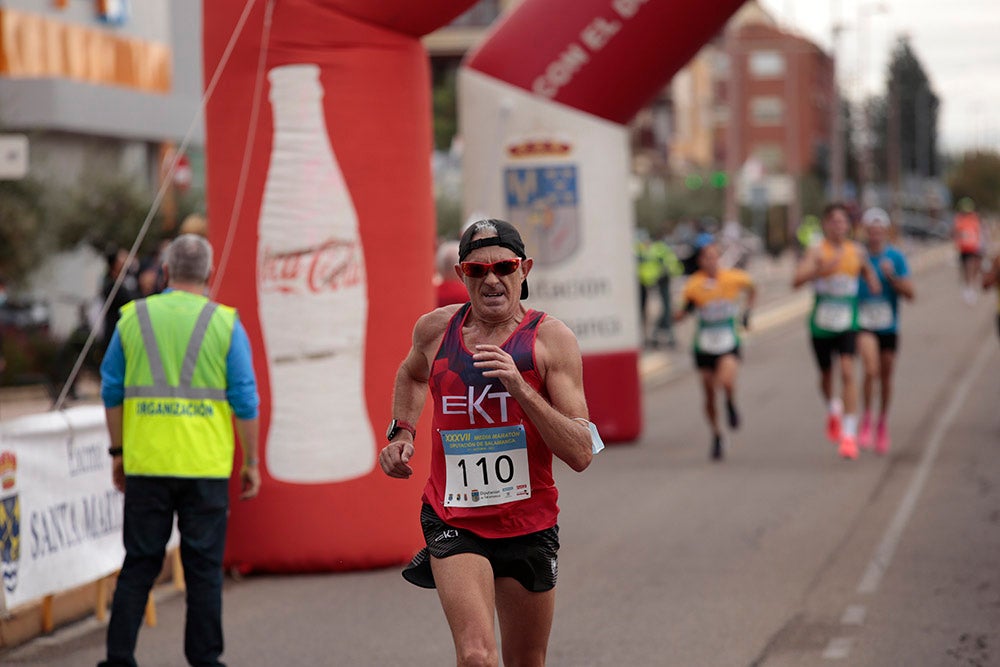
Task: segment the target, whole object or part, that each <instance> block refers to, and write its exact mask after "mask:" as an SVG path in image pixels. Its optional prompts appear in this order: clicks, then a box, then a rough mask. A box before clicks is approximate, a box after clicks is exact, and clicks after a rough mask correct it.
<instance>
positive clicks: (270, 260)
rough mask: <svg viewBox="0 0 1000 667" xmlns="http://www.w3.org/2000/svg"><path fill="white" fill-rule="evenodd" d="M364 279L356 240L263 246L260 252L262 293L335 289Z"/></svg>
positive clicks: (362, 263) (309, 291) (359, 246)
mask: <svg viewBox="0 0 1000 667" xmlns="http://www.w3.org/2000/svg"><path fill="white" fill-rule="evenodd" d="M363 278H364V262H363V260H362V255H361V244H360V243H359V242H358V241H345V240H342V239H330V240H328V241H324V242H323V243H321V244H319V245H316V246H312V247H308V248H303V249H301V250H290V251H282V252H274V251H272V250H271V249H270V248H267V247H265V248H264V249H263V251H262V254H261V259H260V288H261V291H262V292H281V293H283V294H306V293H319V292H336V291H337V290H340V289H344V288H346V287H353V286H355V285H358V284H360V283H361V282H362V280H363Z"/></svg>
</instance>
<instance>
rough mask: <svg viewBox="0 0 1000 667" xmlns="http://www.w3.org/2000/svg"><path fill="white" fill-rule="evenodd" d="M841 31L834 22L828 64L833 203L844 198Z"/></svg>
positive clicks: (837, 23)
mask: <svg viewBox="0 0 1000 667" xmlns="http://www.w3.org/2000/svg"><path fill="white" fill-rule="evenodd" d="M843 30H844V26H843V24H842V23H840V22H838V21H834V23H833V27H832V33H833V34H832V40H831V45H830V62H831V63H832V65H833V68H832V69H833V72H832V80H831V82H830V84H831V86H830V87H831V90H830V107H831V108H830V134H831V137H830V197H831V199H833V201H841V200H843V198H844V171H845V170H844V114H843V113H842V109H841V108H840V86H839V85H838V83H837V63H838V61H839V60H840V33H841V32H843Z"/></svg>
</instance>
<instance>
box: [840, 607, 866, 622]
mask: <svg viewBox="0 0 1000 667" xmlns="http://www.w3.org/2000/svg"><path fill="white" fill-rule="evenodd" d="M867 613H868V610H867V609H865V606H864V605H863V604H852V605H850V606H848V607H847V609H845V610H844V615H843V616H841V617H840V624H841V625H864V622H865V615H866V614H867Z"/></svg>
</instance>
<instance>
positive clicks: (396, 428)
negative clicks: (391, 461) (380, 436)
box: [385, 419, 417, 442]
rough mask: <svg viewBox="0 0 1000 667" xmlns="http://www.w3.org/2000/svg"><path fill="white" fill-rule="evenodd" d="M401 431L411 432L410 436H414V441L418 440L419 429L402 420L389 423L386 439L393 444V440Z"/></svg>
mask: <svg viewBox="0 0 1000 667" xmlns="http://www.w3.org/2000/svg"><path fill="white" fill-rule="evenodd" d="M400 431H409V432H410V435H412V436H413V439H414V440H416V439H417V429H415V428H414V427H413V424H410V423H409V422H404V421H403V420H401V419H393V420H392V421H391V422H389V428H388V429H386V431H385V439H386V440H388V441H389V442H392V439H393V438H395V437H396V436H397V435H398V434H399V432H400Z"/></svg>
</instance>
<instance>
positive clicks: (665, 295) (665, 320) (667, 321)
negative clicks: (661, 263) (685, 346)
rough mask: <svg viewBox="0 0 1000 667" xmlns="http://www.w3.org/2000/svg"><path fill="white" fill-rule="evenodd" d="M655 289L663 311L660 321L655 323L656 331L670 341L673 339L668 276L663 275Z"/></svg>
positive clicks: (672, 315) (672, 314) (672, 316)
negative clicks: (663, 333)
mask: <svg viewBox="0 0 1000 667" xmlns="http://www.w3.org/2000/svg"><path fill="white" fill-rule="evenodd" d="M656 288H657V290H659V292H660V301H661V302H662V303H663V311H662V312H661V313H660V319H659V320H657V322H656V330H657V331H663V332H665V333H666V334H667V338H668V340H670V341H673V339H674V313H673V312H672V310H671V308H672V305H671V303H670V276H669V275H665V276H663V277H662V278H660V280H659V281H658V282H657V283H656Z"/></svg>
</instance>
